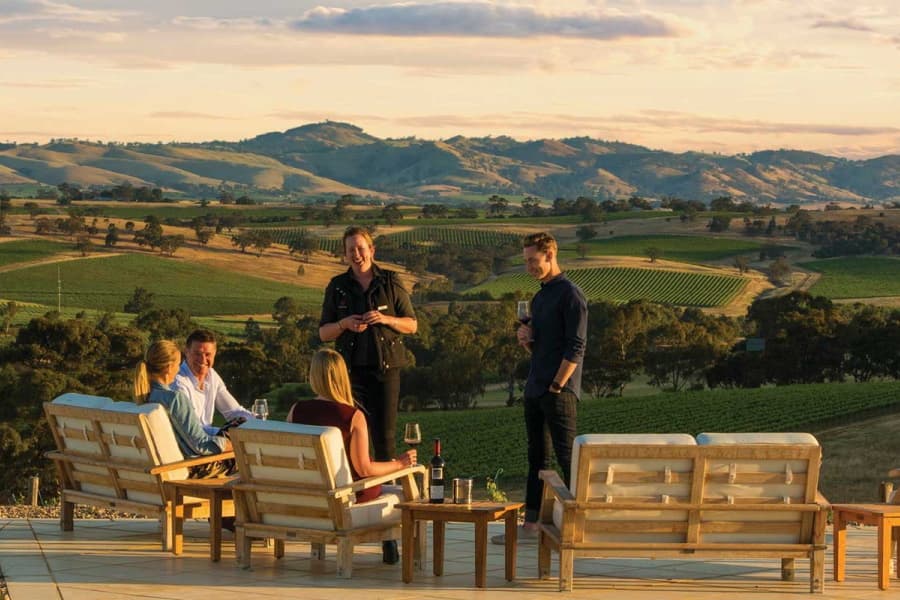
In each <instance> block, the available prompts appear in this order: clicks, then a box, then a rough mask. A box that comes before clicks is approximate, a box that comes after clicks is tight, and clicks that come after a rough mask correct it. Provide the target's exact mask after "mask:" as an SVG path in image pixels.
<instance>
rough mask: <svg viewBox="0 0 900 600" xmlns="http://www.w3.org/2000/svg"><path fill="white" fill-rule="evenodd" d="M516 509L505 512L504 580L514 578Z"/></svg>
mask: <svg viewBox="0 0 900 600" xmlns="http://www.w3.org/2000/svg"><path fill="white" fill-rule="evenodd" d="M517 512H518V511H515V510H510V511H508V512H507V513H506V545H505V548H504V551H505V553H506V556H505V558H506V580H507V581H512V580H513V579H515V578H516V541H517V540H516V535H517V534H518V523H517V522H516V521H517V518H516V517H517V514H516V513H517Z"/></svg>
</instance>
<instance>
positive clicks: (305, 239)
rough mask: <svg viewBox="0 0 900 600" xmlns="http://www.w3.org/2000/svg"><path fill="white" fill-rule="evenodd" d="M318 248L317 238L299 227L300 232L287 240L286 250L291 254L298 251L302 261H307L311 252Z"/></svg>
mask: <svg viewBox="0 0 900 600" xmlns="http://www.w3.org/2000/svg"><path fill="white" fill-rule="evenodd" d="M318 249H319V238H317V237H316V236H314V235H312V234H311V233H310V232H309V231H308V230H307V229H301V230H300V233H299V234H297V235H296V236H294V237H293V238H291V240H290V241H289V242H288V251H289V252H290V253H291V254H293V253H294V252H299V253H300V255H301V256H302V257H303V262H309V258H310V257H311V256H312V253H313V252H315V251H316V250H318Z"/></svg>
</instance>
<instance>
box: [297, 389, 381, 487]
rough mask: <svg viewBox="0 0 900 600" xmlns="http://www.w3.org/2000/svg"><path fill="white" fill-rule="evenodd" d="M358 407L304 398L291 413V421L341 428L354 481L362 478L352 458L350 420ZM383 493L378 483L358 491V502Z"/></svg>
mask: <svg viewBox="0 0 900 600" xmlns="http://www.w3.org/2000/svg"><path fill="white" fill-rule="evenodd" d="M358 410H359V409H358V408H355V407H353V406H348V405H346V404H341V403H340V402H333V401H331V400H319V399H318V398H316V399H314V400H304V401H302V402H297V403H295V404H294V406H293V407H291V412H290V413H289V417H290V418H289V420H288V422H290V423H302V424H303V425H317V426H319V427H337V428H338V429H340V430H341V436H342V437H343V438H344V451H345V452H346V453H347V461H348V462H350V474H351V475H352V476H353V481H356V480H358V479H362V477H360V476H359V474H358V473H357V472H356V469H355V468H353V461H352V460H350V422H351V421H352V420H353V415H355V414H356V413H357V412H358ZM380 495H381V486H380V485H376V486H375V487H371V488H369V489H367V490H363V491H361V492H357V493H356V501H357V502H368V501H369V500H374V499H375V498H377V497H378V496H380Z"/></svg>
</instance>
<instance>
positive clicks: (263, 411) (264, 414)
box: [251, 398, 269, 421]
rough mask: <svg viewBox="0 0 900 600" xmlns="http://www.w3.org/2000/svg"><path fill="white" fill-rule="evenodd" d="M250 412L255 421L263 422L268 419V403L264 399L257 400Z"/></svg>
mask: <svg viewBox="0 0 900 600" xmlns="http://www.w3.org/2000/svg"><path fill="white" fill-rule="evenodd" d="M251 412H252V413H253V414H254V415H256V418H257V419H261V420H263V421H265V420H266V419H268V418H269V401H268V400H266V399H265V398H257V399H256V400H254V401H253V410H252V411H251Z"/></svg>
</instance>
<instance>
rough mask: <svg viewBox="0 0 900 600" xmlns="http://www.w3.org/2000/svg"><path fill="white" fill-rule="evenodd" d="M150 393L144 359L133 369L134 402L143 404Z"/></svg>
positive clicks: (148, 377)
mask: <svg viewBox="0 0 900 600" xmlns="http://www.w3.org/2000/svg"><path fill="white" fill-rule="evenodd" d="M149 395H150V375H149V374H148V373H147V363H146V361H143V360H142V361H141V362H140V363H139V364H138V366H137V368H135V370H134V402H135V404H143V403H144V402H146V401H147V396H149Z"/></svg>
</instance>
